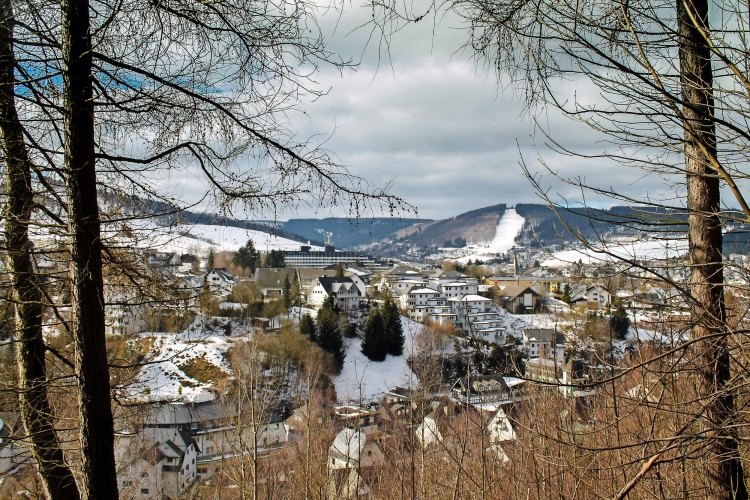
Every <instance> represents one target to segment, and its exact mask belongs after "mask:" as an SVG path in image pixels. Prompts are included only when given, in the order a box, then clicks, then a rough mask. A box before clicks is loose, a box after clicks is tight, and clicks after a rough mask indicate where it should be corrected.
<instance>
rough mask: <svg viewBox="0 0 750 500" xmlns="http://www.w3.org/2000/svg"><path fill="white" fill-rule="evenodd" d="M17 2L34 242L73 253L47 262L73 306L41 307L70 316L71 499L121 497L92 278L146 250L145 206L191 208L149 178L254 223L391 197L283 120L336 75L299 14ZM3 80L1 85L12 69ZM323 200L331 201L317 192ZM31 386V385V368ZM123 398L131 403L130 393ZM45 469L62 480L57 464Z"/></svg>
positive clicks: (101, 297)
mask: <svg viewBox="0 0 750 500" xmlns="http://www.w3.org/2000/svg"><path fill="white" fill-rule="evenodd" d="M12 5H13V6H14V8H17V10H16V12H15V17H16V18H17V20H18V22H16V23H15V25H14V26H15V28H16V31H15V33H14V34H13V38H12V40H13V42H14V43H13V44H12V45H6V49H8V50H10V51H12V52H13V53H14V54H15V55H16V58H15V59H16V60H18V61H22V63H18V64H16V65H15V70H16V72H17V73H16V74H17V75H18V76H19V79H18V81H17V84H16V85H15V86H12V87H6V91H13V92H14V94H13V95H14V96H15V98H16V99H17V100H18V102H21V103H23V106H24V109H23V112H20V113H17V115H16V116H17V117H18V119H19V121H20V130H21V131H22V134H23V135H22V139H23V141H24V142H25V145H26V148H27V151H28V156H29V157H31V158H33V159H36V160H40V161H41V162H43V163H44V167H43V168H42V169H39V170H36V171H34V174H35V176H34V182H32V183H31V188H32V190H33V193H32V197H38V198H39V200H38V201H39V202H38V203H36V204H34V207H35V208H36V210H38V212H39V213H40V216H39V217H34V218H32V220H31V223H32V224H33V225H36V227H37V228H41V231H40V232H45V234H46V233H49V232H50V231H51V229H50V228H54V229H55V230H56V231H57V232H56V233H55V234H54V235H52V236H51V237H50V238H49V239H54V237H59V240H58V241H62V242H64V244H66V245H67V248H68V256H69V260H66V261H65V262H59V263H58V264H59V266H60V267H61V268H63V269H65V270H66V271H67V270H68V269H69V270H70V272H69V276H68V280H69V283H66V285H68V284H69V286H70V290H71V292H72V293H71V294H70V296H71V297H70V298H71V300H70V304H68V303H66V301H67V299H68V294H66V293H61V294H59V296H55V297H51V296H50V297H46V296H45V297H44V300H49V301H53V302H54V303H52V304H51V308H52V310H53V311H57V312H59V311H58V309H57V308H58V307H59V306H63V305H64V306H68V305H70V307H71V310H72V322H71V323H72V327H71V331H72V334H73V337H74V345H75V363H71V365H74V367H75V380H76V381H77V385H78V407H79V408H78V410H79V411H78V413H79V420H80V429H78V431H79V432H78V434H79V443H80V448H79V450H77V451H78V452H79V453H80V457H81V459H80V462H79V463H80V471H77V472H80V489H81V494H82V496H84V497H88V498H107V499H109V498H117V482H116V471H115V461H114V451H113V443H114V428H113V419H112V410H111V406H112V399H111V397H110V396H111V395H110V389H111V387H110V380H113V379H114V378H113V379H111V378H110V373H109V368H108V363H107V354H106V350H105V338H104V308H105V293H104V287H105V285H107V284H106V283H105V282H104V278H103V276H104V273H103V268H104V265H105V263H106V264H109V265H114V264H116V262H117V257H116V255H117V253H118V252H117V250H122V249H123V248H142V247H139V246H138V245H137V244H136V243H137V242H138V241H141V242H142V241H143V239H145V238H146V237H148V234H147V233H148V232H149V230H144V229H143V226H144V225H143V224H141V225H139V223H140V222H144V221H143V219H147V218H149V217H152V216H153V210H154V208H153V207H155V206H167V207H170V208H169V209H167V210H165V211H164V212H171V213H174V212H175V211H179V208H182V207H185V206H186V205H188V204H190V203H194V202H195V200H187V201H186V200H181V199H180V198H179V197H177V196H174V192H171V190H170V189H167V186H165V185H164V184H161V183H160V182H161V181H157V179H158V180H161V179H178V178H181V177H182V175H183V174H184V175H187V176H193V175H198V176H200V177H202V179H203V180H205V182H206V185H207V186H208V187H207V193H206V197H205V199H204V200H205V201H206V202H207V203H208V204H209V206H210V207H211V208H212V209H215V210H216V211H219V212H228V211H231V210H235V209H242V210H246V211H248V212H249V213H252V214H253V215H256V216H259V215H261V214H264V213H269V212H272V211H275V210H277V209H280V208H283V207H285V206H289V205H291V204H295V203H298V202H300V201H301V200H305V202H307V203H311V204H314V205H316V206H321V205H323V204H326V203H333V201H331V200H336V201H335V203H341V202H344V203H349V204H350V206H351V207H352V211H353V212H356V213H353V215H354V216H360V215H362V213H363V212H362V210H364V211H368V210H371V209H379V210H382V209H384V208H385V209H391V208H394V209H398V207H399V206H400V200H398V199H397V198H394V197H391V196H389V195H388V194H387V193H386V192H385V191H383V190H381V189H378V188H375V186H372V185H371V184H369V183H368V182H367V181H365V180H364V179H360V178H357V177H355V176H352V175H350V173H349V172H348V171H346V169H344V168H342V167H341V166H340V165H337V164H336V163H334V162H333V161H332V160H331V158H330V157H329V156H328V155H327V154H326V153H325V152H324V151H322V150H320V149H318V148H317V147H315V145H308V144H304V143H300V141H299V140H297V139H296V138H294V134H293V133H291V132H290V131H288V130H287V129H286V128H285V122H284V119H283V118H281V115H280V114H279V112H280V111H284V112H286V111H288V110H290V109H292V108H294V107H295V106H296V105H297V103H298V100H297V99H298V97H299V95H300V94H299V92H300V89H302V88H305V89H307V90H308V91H310V92H312V93H313V94H320V93H321V92H318V91H316V90H315V89H314V88H312V86H308V85H305V83H304V82H305V81H306V80H308V78H307V77H308V76H309V75H310V74H311V73H310V72H311V71H312V72H314V71H315V69H316V68H317V67H318V65H319V64H329V63H330V64H334V65H337V66H339V67H343V66H346V65H347V64H346V63H342V62H341V61H340V60H338V61H337V60H335V58H333V56H332V54H330V53H329V52H328V51H327V50H326V49H325V44H324V43H323V40H322V37H321V36H320V34H319V33H315V32H314V30H312V31H311V28H312V27H313V26H314V24H315V23H314V22H312V21H313V20H314V11H313V9H312V7H311V6H310V5H307V4H305V3H304V2H291V3H287V2H284V1H282V2H280V3H271V2H255V1H253V2H250V1H246V0H230V1H228V2H222V5H221V7H220V8H219V7H217V6H216V4H212V3H196V4H189V5H188V4H183V5H180V6H179V7H178V6H175V5H173V4H170V3H163V2H157V3H143V2H138V1H135V0H125V1H123V2H116V3H109V4H108V3H101V2H89V1H88V0H70V1H67V0H66V1H64V2H62V3H49V2H37V1H35V0H26V1H22V2H17V3H13V4H12ZM7 14H8V16H10V12H9V11H8V12H7ZM6 19H10V17H7V18H6ZM55 20H57V21H55ZM308 21H310V22H308ZM5 42H6V44H7V42H8V37H6V40H5ZM18 54H21V55H20V56H19V55H18ZM6 55H8V54H6ZM6 63H7V64H11V60H10V59H6ZM302 67H304V68H305V71H304V72H301V70H300V68H302ZM6 69H9V71H10V73H8V72H6V74H5V75H4V77H5V78H6V79H7V78H8V77H11V76H12V72H13V69H14V68H13V65H12V64H11V66H10V68H6ZM270 95H273V96H274V97H273V99H269V96H270ZM7 97H8V94H6V100H5V103H4V104H6V105H7V104H10V101H9V100H8V99H7ZM3 111H8V109H4V110H3ZM6 116H9V115H7V114H6ZM16 132H17V131H16ZM4 133H5V131H4ZM17 136H18V134H16V137H15V138H14V139H13V140H16V139H18V137H17ZM31 166H32V168H33V165H31ZM18 179H21V180H24V179H22V178H20V177H19V178H18ZM173 187H174V189H175V190H177V191H179V187H177V186H173ZM321 192H325V193H326V196H318V194H319V193H321ZM28 203H29V200H28V199H26V200H21V202H20V203H19V204H14V203H9V204H7V205H6V207H5V208H6V212H7V209H11V210H13V212H12V213H6V217H18V220H19V222H21V223H22V224H23V223H24V218H26V217H27V216H26V214H25V212H24V211H25V210H27V206H28V205H27V204H28ZM102 207H104V208H102ZM157 215H161V216H164V213H161V212H160V213H159V214H157ZM162 221H163V220H162ZM149 225H150V224H149V223H148V222H147V223H146V224H145V226H149ZM157 226H159V227H161V225H159V224H157ZM6 229H7V228H6ZM11 229H12V228H11ZM185 230H186V229H185V228H184V227H183V228H181V229H179V231H180V232H184V231H185ZM187 230H189V228H188V229H187ZM144 231H145V233H144ZM159 231H161V229H160V230H159ZM159 231H157V232H159ZM152 232H153V231H152ZM166 232H167V236H169V235H170V233H169V232H168V230H166ZM14 234H16V233H15V230H14ZM18 234H20V233H18ZM18 234H16V236H17V235H18ZM144 234H146V236H144ZM171 234H172V235H174V233H171ZM14 237H15V236H14ZM19 241H20V240H19ZM52 258H56V257H54V256H53V257H52ZM121 278H122V279H123V280H125V281H129V282H130V283H129V285H131V286H132V288H133V289H135V290H140V291H141V292H142V291H143V290H145V289H146V288H147V287H144V286H141V285H142V284H143V277H142V276H139V275H138V273H135V272H134V273H126V274H124V275H123V276H121ZM18 284H19V285H20V288H23V286H24V285H23V283H21V282H18ZM19 291H20V290H16V292H17V293H18V292H19ZM136 295H137V297H136V300H141V299H142V297H140V295H139V294H136ZM42 302H43V301H42ZM33 314H38V310H37V312H34V313H33ZM29 334H30V335H32V334H33V332H31V331H30V332H29ZM28 345H29V346H33V345H36V347H39V345H38V344H32V343H30V344H28ZM46 350H48V351H49V352H52V351H51V349H50V348H49V347H47V348H46ZM38 354H39V353H38V351H37V352H31V351H26V350H21V351H19V356H20V357H19V362H20V363H21V364H23V363H29V362H31V363H32V364H33V363H37V364H38V363H40V361H41V358H39V357H38ZM27 355H28V356H30V357H28V358H27V357H26V356H27ZM33 356H37V357H36V361H35V360H34V359H32V358H33ZM63 359H65V358H63ZM132 368H133V367H132V366H127V367H123V366H113V370H120V369H125V370H132ZM30 375H31V374H30ZM33 376H34V377H37V378H38V379H39V380H41V374H40V373H39V372H37V373H36V374H34V375H33ZM113 376H116V374H113ZM48 383H53V381H51V380H48ZM118 390H120V392H121V395H122V396H123V397H127V396H128V395H129V394H128V393H127V388H124V387H120V388H119V389H118ZM39 401H41V400H39ZM50 418H51V417H50ZM50 422H51V420H50ZM39 437H42V438H43V437H44V435H43V434H40V435H39ZM50 444H51V449H52V451H54V447H55V446H54V443H53V442H50ZM53 463H54V464H55V465H56V466H59V467H61V469H60V473H61V474H60V478H61V480H62V481H65V470H64V462H63V461H62V459H61V458H60V456H59V455H56V456H55V458H54V460H53ZM48 487H49V485H48Z"/></svg>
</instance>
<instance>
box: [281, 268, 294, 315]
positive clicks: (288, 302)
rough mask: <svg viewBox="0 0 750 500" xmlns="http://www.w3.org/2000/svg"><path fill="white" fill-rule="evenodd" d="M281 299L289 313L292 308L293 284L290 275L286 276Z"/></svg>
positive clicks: (282, 285)
mask: <svg viewBox="0 0 750 500" xmlns="http://www.w3.org/2000/svg"><path fill="white" fill-rule="evenodd" d="M281 297H282V299H283V300H284V309H286V310H287V311H288V310H289V308H290V307H292V284H291V283H290V282H289V275H288V274H286V275H284V282H283V283H282V284H281Z"/></svg>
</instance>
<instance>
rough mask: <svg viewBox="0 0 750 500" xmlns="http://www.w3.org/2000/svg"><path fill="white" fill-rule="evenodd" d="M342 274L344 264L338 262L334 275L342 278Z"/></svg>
mask: <svg viewBox="0 0 750 500" xmlns="http://www.w3.org/2000/svg"><path fill="white" fill-rule="evenodd" d="M343 276H344V265H343V264H342V263H341V262H339V265H338V266H337V267H336V277H337V278H342V277H343Z"/></svg>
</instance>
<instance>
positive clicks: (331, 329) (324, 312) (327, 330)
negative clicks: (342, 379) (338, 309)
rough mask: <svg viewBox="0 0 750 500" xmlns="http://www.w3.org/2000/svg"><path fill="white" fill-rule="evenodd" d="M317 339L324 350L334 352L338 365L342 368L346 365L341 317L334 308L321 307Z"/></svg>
mask: <svg viewBox="0 0 750 500" xmlns="http://www.w3.org/2000/svg"><path fill="white" fill-rule="evenodd" d="M315 341H316V342H317V344H318V345H319V346H320V347H321V348H322V349H323V350H324V351H326V352H330V353H331V354H333V357H334V360H335V362H336V367H337V368H338V369H339V370H340V369H341V368H342V367H343V366H344V358H345V357H346V351H345V350H344V340H343V338H342V337H341V331H340V329H339V318H338V316H337V315H336V313H335V312H334V311H333V310H331V309H321V310H320V311H319V312H318V332H317V336H316V338H315Z"/></svg>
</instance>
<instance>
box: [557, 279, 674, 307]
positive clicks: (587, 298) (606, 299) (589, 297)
mask: <svg viewBox="0 0 750 500" xmlns="http://www.w3.org/2000/svg"><path fill="white" fill-rule="evenodd" d="M660 290H661V289H660ZM662 292H663V290H662ZM570 302H571V304H576V305H582V304H585V305H591V304H597V305H599V306H600V307H603V306H605V305H607V304H611V302H612V297H611V295H610V294H609V292H608V291H607V289H606V287H605V286H604V285H601V284H599V283H597V284H594V285H589V286H585V285H582V286H579V287H577V288H576V289H574V290H573V291H572V292H571V293H570Z"/></svg>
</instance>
